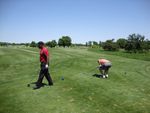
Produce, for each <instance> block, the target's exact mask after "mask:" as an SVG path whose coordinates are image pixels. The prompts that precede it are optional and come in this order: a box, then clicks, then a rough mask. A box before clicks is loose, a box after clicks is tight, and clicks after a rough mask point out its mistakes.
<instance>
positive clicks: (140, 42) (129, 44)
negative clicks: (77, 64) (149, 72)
mask: <svg viewBox="0 0 150 113" xmlns="http://www.w3.org/2000/svg"><path fill="white" fill-rule="evenodd" d="M85 45H86V46H88V47H92V48H103V49H104V50H107V51H117V50H119V49H124V50H125V51H127V52H130V53H137V52H147V51H149V50H150V40H148V39H145V36H142V35H140V34H131V35H129V36H128V37H127V39H125V38H119V39H118V40H117V41H115V40H114V39H111V40H106V41H105V42H101V41H99V43H98V42H95V41H89V42H86V44H85Z"/></svg>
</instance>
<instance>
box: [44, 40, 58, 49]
mask: <svg viewBox="0 0 150 113" xmlns="http://www.w3.org/2000/svg"><path fill="white" fill-rule="evenodd" d="M46 45H47V46H48V47H51V48H53V47H56V46H57V42H56V41H55V40H52V41H48V42H47V43H46Z"/></svg>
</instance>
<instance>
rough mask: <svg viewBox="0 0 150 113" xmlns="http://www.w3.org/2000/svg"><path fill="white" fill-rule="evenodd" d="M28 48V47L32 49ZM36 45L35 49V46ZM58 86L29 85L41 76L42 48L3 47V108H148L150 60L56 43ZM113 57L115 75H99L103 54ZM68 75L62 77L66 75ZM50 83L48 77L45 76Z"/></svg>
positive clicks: (124, 111) (77, 111)
mask: <svg viewBox="0 0 150 113" xmlns="http://www.w3.org/2000/svg"><path fill="white" fill-rule="evenodd" d="M26 50H28V51H26ZM32 51H34V52H32ZM50 53H51V63H50V72H51V75H52V77H53V80H54V86H52V87H48V86H45V87H43V88H41V89H39V90H32V88H29V87H27V84H28V83H29V82H34V81H36V79H37V74H38V70H39V61H38V60H39V56H38V49H37V48H0V77H1V79H0V112H1V113H137V112H138V113H148V112H149V111H150V107H149V106H150V102H149V100H150V84H149V83H150V75H149V73H150V62H149V61H144V60H137V59H130V58H125V57H120V56H116V55H108V54H104V53H101V52H100V53H99V52H98V53H97V52H91V51H88V50H87V49H72V48H54V49H50ZM99 57H104V58H106V59H109V60H111V61H112V63H113V66H112V68H111V69H110V73H109V78H108V79H101V78H96V77H93V76H92V75H94V74H95V73H99V72H98V70H96V66H97V62H96V61H97V59H98V58H99ZM62 76H63V77H64V80H61V77H62ZM43 82H44V83H47V81H46V80H45V79H44V81H43Z"/></svg>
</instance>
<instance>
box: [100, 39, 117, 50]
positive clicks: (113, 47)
mask: <svg viewBox="0 0 150 113" xmlns="http://www.w3.org/2000/svg"><path fill="white" fill-rule="evenodd" d="M103 49H104V50H108V51H116V50H118V49H119V47H118V45H117V44H116V43H115V42H114V39H112V40H106V42H104V43H103Z"/></svg>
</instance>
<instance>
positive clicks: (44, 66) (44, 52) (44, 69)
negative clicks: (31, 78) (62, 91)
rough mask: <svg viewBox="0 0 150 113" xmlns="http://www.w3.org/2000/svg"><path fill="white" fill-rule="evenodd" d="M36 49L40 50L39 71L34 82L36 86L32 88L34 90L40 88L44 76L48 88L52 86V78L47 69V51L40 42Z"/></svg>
mask: <svg viewBox="0 0 150 113" xmlns="http://www.w3.org/2000/svg"><path fill="white" fill-rule="evenodd" d="M38 48H39V49H40V62H41V70H40V73H39V78H38V80H37V82H36V86H35V87H34V89H38V88H40V87H41V86H42V80H43V78H44V76H45V77H46V79H47V81H48V84H49V85H50V86H51V85H53V82H52V78H51V76H50V73H49V71H48V67H49V52H48V49H47V48H46V47H44V42H42V41H40V42H38Z"/></svg>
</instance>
